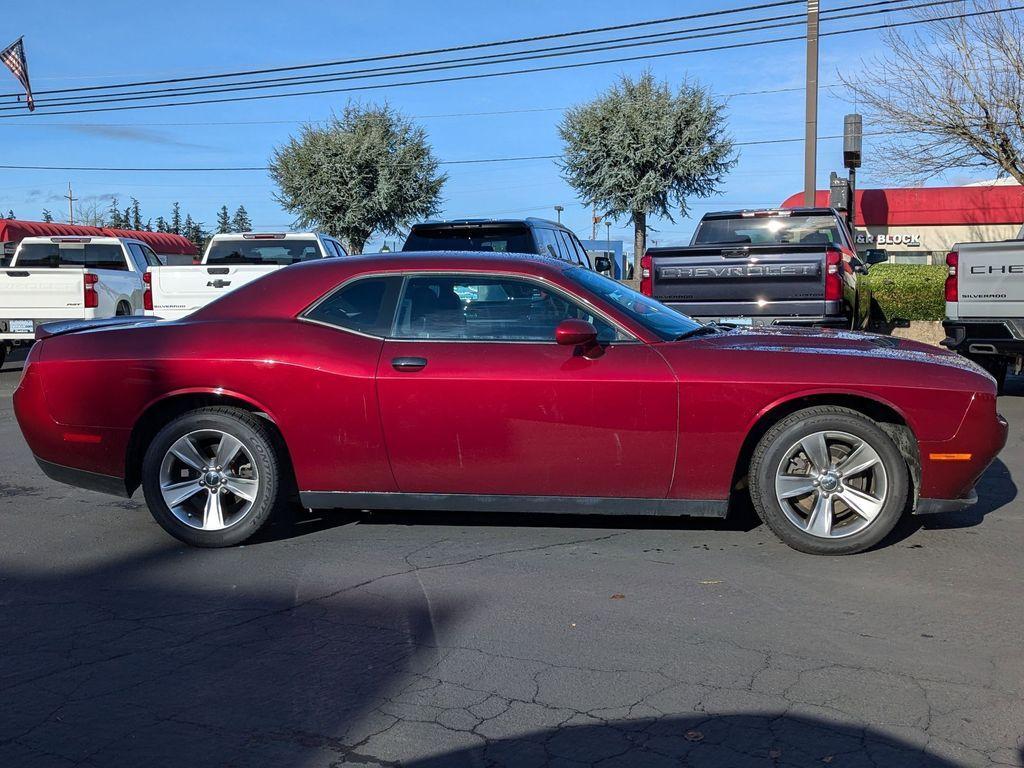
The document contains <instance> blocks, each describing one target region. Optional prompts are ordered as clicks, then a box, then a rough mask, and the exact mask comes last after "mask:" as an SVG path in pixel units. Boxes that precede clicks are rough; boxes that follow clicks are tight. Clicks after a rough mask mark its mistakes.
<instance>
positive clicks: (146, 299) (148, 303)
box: [142, 272, 153, 309]
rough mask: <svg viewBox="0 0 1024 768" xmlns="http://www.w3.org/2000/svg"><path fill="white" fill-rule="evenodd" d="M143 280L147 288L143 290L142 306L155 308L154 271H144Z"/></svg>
mask: <svg viewBox="0 0 1024 768" xmlns="http://www.w3.org/2000/svg"><path fill="white" fill-rule="evenodd" d="M142 282H143V283H145V285H146V289H145V290H144V291H143V292H142V308H143V309H153V273H152V272H145V273H143V275H142Z"/></svg>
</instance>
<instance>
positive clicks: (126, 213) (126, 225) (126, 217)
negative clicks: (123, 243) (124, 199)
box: [122, 205, 134, 229]
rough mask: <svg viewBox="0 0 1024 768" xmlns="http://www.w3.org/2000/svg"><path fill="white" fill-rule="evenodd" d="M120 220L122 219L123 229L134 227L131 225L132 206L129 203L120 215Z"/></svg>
mask: <svg viewBox="0 0 1024 768" xmlns="http://www.w3.org/2000/svg"><path fill="white" fill-rule="evenodd" d="M122 221H124V228H125V229H134V227H133V226H132V207H131V206H130V205H129V206H128V207H127V208H125V209H124V216H123V217H122Z"/></svg>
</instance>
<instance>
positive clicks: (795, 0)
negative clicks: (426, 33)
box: [0, 0, 804, 98]
mask: <svg viewBox="0 0 1024 768" xmlns="http://www.w3.org/2000/svg"><path fill="white" fill-rule="evenodd" d="M803 2H804V0H779V1H778V2H770V3H757V4H755V5H748V6H741V7H737V8H724V9H722V10H718V11H705V12H702V13H691V14H686V15H683V16H671V17H667V18H661V19H650V20H647V21H637V22H631V23H628V24H614V25H610V26H604V27H592V28H590V29H580V30H573V31H570V32H556V33H551V34H545V35H534V36H532V37H519V38H510V39H507V40H494V41H489V42H484V43H471V44H466V45H456V46H449V47H447V48H432V49H428V50H420V51H408V52H404V53H391V54H382V55H379V56H364V57H361V58H355V59H337V60H334V61H323V62H316V63H312V64H293V65H290V66H283V67H267V68H264V69H249V70H238V71H235V72H220V73H216V74H211V75H195V76H191V77H173V78H167V79H163V80H145V81H137V82H129V83H117V84H114V85H93V86H80V87H77V88H55V89H50V90H45V91H36V92H35V93H36V95H49V94H52V93H76V92H80V91H94V90H110V89H114V88H131V87H135V86H142V85H165V84H169V83H184V82H195V81H198V80H213V79H223V78H229V77H242V76H245V75H265V74H272V73H275V72H295V71H299V70H306V69H317V68H322V67H333V66H339V65H343V64H363V63H366V62H370V61H390V60H394V59H403V58H415V57H419V56H432V55H436V54H440V53H456V52H458V51H470V50H479V49H482V48H494V47H501V46H509V45H519V44H522V43H535V42H540V41H542V40H556V39H564V38H568V37H575V36H580V35H590V34H595V33H598V32H614V31H618V30H622V29H637V28H639V27H648V26H655V25H658V24H671V23H673V22H677V21H691V20H693V19H704V18H711V17H717V16H726V15H731V14H734V13H745V12H747V11H761V10H767V9H768V8H778V7H781V6H787V5H802V4H803ZM17 95H19V94H16V93H4V94H0V98H2V97H8V96H17Z"/></svg>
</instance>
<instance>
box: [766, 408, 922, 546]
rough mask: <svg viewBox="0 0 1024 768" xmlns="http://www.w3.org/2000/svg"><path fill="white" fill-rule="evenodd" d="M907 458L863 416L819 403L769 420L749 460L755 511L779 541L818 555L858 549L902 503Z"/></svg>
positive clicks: (886, 528) (891, 521)
mask: <svg viewBox="0 0 1024 768" xmlns="http://www.w3.org/2000/svg"><path fill="white" fill-rule="evenodd" d="M909 487H910V478H909V472H908V470H907V462H906V460H905V459H904V457H903V455H902V454H901V453H900V451H899V448H897V446H896V444H895V443H894V442H893V440H892V438H891V437H890V436H889V435H888V434H886V432H885V431H884V430H883V429H882V428H881V427H879V426H878V424H877V423H876V422H874V421H873V420H871V419H869V418H868V417H867V416H865V415H863V414H861V413H858V412H857V411H853V410H850V409H847V408H840V407H836V406H819V407H816V408H808V409H806V410H803V411H798V412H796V413H794V414H792V415H790V416H787V417H786V418H784V419H782V420H781V421H780V422H779V423H778V424H776V425H774V426H773V427H772V428H771V429H769V430H768V432H767V433H766V434H765V435H764V437H762V438H761V440H760V442H758V444H757V447H756V448H755V450H754V454H753V457H752V458H751V463H750V494H751V499H752V501H753V503H754V508H755V510H757V514H758V516H759V517H760V518H761V520H763V521H764V523H765V525H767V526H768V527H769V528H770V529H771V530H772V532H773V533H775V535H776V536H778V537H779V538H780V539H782V541H783V542H785V543H786V544H788V545H789V546H791V547H793V548H794V549H797V550H800V551H801V552H808V553H811V554H818V555H846V554H853V553H855V552H862V551H864V550H865V549H868V548H870V547H872V546H874V545H875V544H877V543H878V542H880V541H881V540H882V539H883V538H885V536H886V535H887V534H888V533H889V532H890V531H891V530H892V529H893V527H894V526H895V525H896V523H897V521H898V520H899V518H900V516H901V515H902V514H903V511H904V509H905V507H906V502H907V494H908V492H909Z"/></svg>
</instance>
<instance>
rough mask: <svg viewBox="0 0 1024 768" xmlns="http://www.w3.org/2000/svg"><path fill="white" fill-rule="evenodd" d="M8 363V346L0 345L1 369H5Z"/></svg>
mask: <svg viewBox="0 0 1024 768" xmlns="http://www.w3.org/2000/svg"><path fill="white" fill-rule="evenodd" d="M6 361H7V345H6V344H0V368H3V367H4V363H5V362H6Z"/></svg>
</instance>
